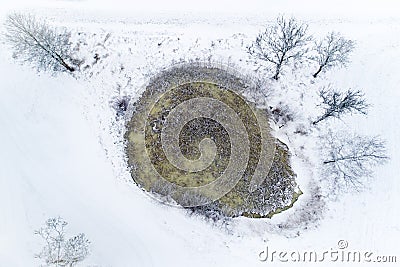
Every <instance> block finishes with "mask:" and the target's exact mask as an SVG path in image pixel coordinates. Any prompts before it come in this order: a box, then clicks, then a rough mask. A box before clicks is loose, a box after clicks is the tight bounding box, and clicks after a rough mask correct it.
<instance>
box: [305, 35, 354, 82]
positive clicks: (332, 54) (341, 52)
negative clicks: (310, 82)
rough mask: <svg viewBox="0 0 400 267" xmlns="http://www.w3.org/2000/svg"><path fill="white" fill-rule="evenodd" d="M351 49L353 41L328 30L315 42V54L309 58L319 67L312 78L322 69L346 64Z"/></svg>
mask: <svg viewBox="0 0 400 267" xmlns="http://www.w3.org/2000/svg"><path fill="white" fill-rule="evenodd" d="M353 49H354V41H352V40H348V39H345V38H344V37H342V36H341V35H340V34H339V33H336V32H330V33H329V34H328V35H327V36H326V37H325V38H324V39H323V40H321V41H319V42H316V44H315V51H316V52H317V54H316V55H315V56H313V57H311V59H312V60H314V61H316V62H317V63H318V64H319V68H318V70H317V72H315V73H314V74H313V76H314V78H317V76H318V74H319V73H320V72H321V71H322V70H326V69H329V68H332V67H335V66H346V64H347V63H348V62H349V55H350V53H351V52H352V51H353Z"/></svg>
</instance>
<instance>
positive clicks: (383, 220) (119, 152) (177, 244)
mask: <svg viewBox="0 0 400 267" xmlns="http://www.w3.org/2000/svg"><path fill="white" fill-rule="evenodd" d="M94 2H95V3H94ZM145 2H146V3H145V4H143V5H141V3H135V2H129V3H128V2H123V1H116V2H115V1H110V2H97V1H38V3H35V4H33V3H22V2H21V3H19V2H18V1H9V2H8V1H5V4H4V6H0V16H1V19H2V21H3V19H4V18H5V15H6V14H8V12H10V11H11V10H22V11H29V12H32V13H35V14H37V15H39V16H42V17H45V18H46V19H48V21H49V22H50V23H51V24H52V25H57V26H65V27H67V28H68V29H69V30H71V31H72V32H73V36H72V38H73V40H74V41H76V42H80V43H81V49H80V50H79V52H78V53H79V55H80V56H82V57H84V58H85V59H86V62H85V64H86V63H87V65H88V67H87V69H85V70H84V71H82V72H81V73H79V74H77V76H76V77H72V76H71V75H68V74H60V75H56V76H52V75H51V74H49V73H46V72H41V73H39V74H38V73H37V72H36V71H35V70H33V69H32V68H31V67H30V66H27V65H23V66H21V65H19V64H17V63H16V62H15V60H14V59H13V58H12V51H11V50H10V49H9V47H7V46H6V45H5V44H4V42H3V40H0V42H1V44H0V81H1V83H0V125H1V126H0V140H1V141H0V147H1V149H0V266H39V265H40V264H41V262H40V261H39V260H38V259H35V258H34V254H35V253H37V252H38V251H40V249H41V247H42V246H43V243H42V240H40V239H39V238H38V237H37V236H35V235H34V231H35V230H37V229H38V228H40V227H41V226H42V224H43V223H44V221H45V220H46V219H48V218H50V217H54V216H61V217H63V218H64V219H65V220H66V221H68V223H69V225H68V229H67V234H68V235H73V234H75V233H80V232H83V233H85V234H86V236H87V237H88V238H89V239H90V241H91V246H90V250H91V254H90V255H89V257H88V258H87V259H86V260H85V261H83V262H82V263H80V265H79V266H117V267H119V266H267V265H270V266H272V265H273V264H274V265H273V266H275V264H276V265H277V266H285V265H293V266H306V265H307V266H308V265H309V264H307V263H298V262H294V263H293V262H279V261H278V260H275V261H274V263H270V262H268V261H266V262H263V261H260V259H259V256H260V252H261V251H263V250H265V249H266V247H268V249H269V250H276V251H287V252H288V253H289V252H292V251H299V252H302V251H317V252H318V253H321V254H322V253H323V252H324V251H329V252H331V251H332V250H337V249H338V241H339V240H344V241H347V242H348V249H349V250H351V251H370V252H373V255H374V256H376V255H382V256H397V264H398V262H399V261H400V249H399V245H398V244H399V241H398V238H400V212H399V210H400V209H399V207H398V206H397V203H398V202H400V194H399V193H400V182H399V180H400V175H399V171H398V170H399V168H400V156H399V153H398V151H400V145H399V136H400V117H399V114H400V100H399V99H400V90H399V86H400V68H399V66H398V64H399V62H400V15H399V14H396V12H395V11H396V7H397V6H396V1H354V2H353V1H337V4H334V3H335V1H331V2H330V4H331V5H332V7H328V6H327V4H325V3H324V4H321V3H319V2H318V1H304V4H300V3H297V2H300V1H279V3H277V4H275V2H277V1H254V4H250V3H251V2H252V1H243V2H242V3H239V1H238V2H234V3H230V2H228V1H222V2H220V3H219V4H215V3H213V2H217V1H205V2H204V3H203V2H199V1H196V3H195V4H193V3H192V4H189V3H188V2H183V1H182V2H179V1H173V3H171V5H169V4H167V2H168V1H165V3H164V2H163V3H160V4H159V5H156V3H153V2H154V1H145ZM264 2H268V3H264ZM207 4H208V5H210V6H213V5H214V4H215V6H213V8H212V9H213V11H212V12H211V11H209V8H207ZM319 5H323V6H319ZM226 6H230V7H231V9H226ZM397 8H398V7H397ZM210 9H211V7H210ZM279 14H288V15H294V16H296V18H298V19H300V20H303V21H305V22H307V24H308V25H309V30H310V33H312V34H313V35H314V37H316V38H320V37H323V36H324V35H325V34H326V33H328V32H329V31H332V30H335V31H339V32H341V33H342V34H343V35H344V36H346V37H347V38H351V39H353V40H355V41H356V48H355V50H354V53H353V54H352V55H351V57H350V60H351V63H350V64H349V65H348V67H347V68H342V69H333V70H331V71H329V72H327V73H325V74H323V75H321V77H319V78H318V79H316V80H313V78H312V77H310V75H309V73H310V72H312V71H310V70H308V69H307V68H306V67H303V68H302V69H300V70H296V71H292V70H290V69H287V70H286V71H285V72H284V73H283V75H282V78H281V79H280V80H279V81H278V82H271V85H270V86H271V90H272V91H273V92H274V95H275V96H274V97H272V98H271V103H272V102H273V101H278V100H279V99H282V98H284V99H285V100H286V101H287V103H289V104H292V105H293V107H294V109H295V110H296V111H297V112H298V117H299V118H300V119H299V120H301V118H303V117H304V119H306V118H308V116H309V115H310V114H309V112H311V111H310V109H309V108H308V105H307V104H310V105H315V103H314V102H313V101H314V100H315V98H313V93H310V91H312V90H314V91H315V90H316V88H318V87H320V86H324V85H328V84H332V85H335V86H337V87H340V88H345V89H347V88H356V89H362V90H363V92H365V96H366V98H367V99H368V101H369V102H370V103H371V104H372V107H371V108H370V110H369V114H368V116H367V117H362V116H349V117H346V119H345V120H344V121H333V122H331V123H329V127H330V128H334V129H337V130H339V131H341V130H344V129H350V130H351V131H356V132H357V133H360V134H367V135H381V137H382V138H383V139H385V140H386V141H387V148H388V153H389V156H390V160H389V161H388V163H387V164H385V165H382V166H379V167H378V168H377V169H376V173H375V175H374V177H373V178H372V179H370V180H369V181H368V189H366V190H364V191H363V192H359V193H351V194H343V195H340V196H339V197H338V199H336V200H335V199H333V198H326V201H327V202H326V203H325V205H324V206H323V211H321V214H320V215H318V216H317V217H318V219H315V220H314V221H313V222H311V223H310V224H308V225H307V226H306V227H304V225H302V224H301V223H299V225H298V228H296V227H295V225H293V224H295V223H296V222H298V220H299V218H298V217H296V214H303V213H304V210H306V211H307V207H305V206H304V205H305V204H306V203H307V198H308V197H309V196H310V194H311V193H312V192H310V191H309V188H310V187H309V183H310V182H316V181H318V180H319V179H320V178H321V177H318V170H316V169H314V166H315V165H314V164H315V161H316V160H317V158H316V157H314V156H313V151H314V153H318V152H317V151H316V150H315V146H316V144H314V143H313V141H312V140H315V139H312V140H311V141H310V140H307V138H304V137H299V138H291V136H290V130H291V128H290V127H289V128H288V129H285V128H283V129H279V128H276V129H275V131H274V135H275V136H277V137H279V138H281V139H282V141H284V142H285V143H287V144H288V146H289V148H290V149H291V150H292V152H293V154H294V155H293V158H292V161H293V169H294V171H295V172H296V173H297V175H298V178H297V179H298V183H299V186H300V188H301V189H302V190H303V192H304V194H303V195H302V196H301V197H300V198H299V200H298V201H297V202H296V203H295V205H294V207H293V208H291V209H289V210H287V211H285V212H283V213H281V214H278V215H276V216H274V217H273V218H272V219H248V218H236V219H233V220H232V221H231V222H230V223H229V225H224V226H220V225H213V224H211V223H209V222H206V221H205V220H203V219H202V218H200V217H196V216H189V215H188V213H187V212H186V211H185V210H183V209H177V208H174V207H169V206H166V205H162V204H161V203H159V202H158V201H156V200H154V199H153V198H151V197H150V196H148V195H147V194H145V193H144V192H143V191H142V190H140V189H139V188H138V187H136V186H135V185H134V184H133V182H132V181H131V178H130V173H129V171H128V170H127V168H126V163H125V158H124V153H123V146H122V142H123V138H122V134H123V133H122V129H123V124H124V121H123V120H121V119H120V120H117V119H116V116H115V110H114V109H113V108H112V103H113V101H115V99H117V98H118V97H121V96H129V97H131V98H132V100H131V101H132V102H133V101H135V100H137V99H138V97H139V96H140V94H141V93H142V92H143V90H144V88H145V86H146V83H147V82H148V80H149V78H150V77H151V76H152V75H154V74H155V73H157V71H159V70H161V69H163V68H165V67H168V66H170V65H171V64H174V63H176V62H179V61H182V60H183V61H190V60H196V59H198V60H208V59H209V58H210V57H211V60H212V61H213V62H217V63H218V62H219V63H221V64H232V65H234V66H236V67H237V68H238V69H239V70H241V71H243V72H244V73H251V74H257V75H266V73H267V72H262V71H263V69H264V68H263V66H261V67H260V65H257V64H256V63H254V61H252V60H251V59H250V58H249V55H248V54H247V53H246V46H247V45H249V44H250V43H251V42H252V41H253V40H254V39H255V37H256V35H257V33H259V32H260V31H261V30H262V29H264V28H265V25H267V24H268V23H271V22H272V21H273V20H274V19H275V17H276V16H277V15H279ZM0 29H1V30H3V29H2V28H0ZM107 36H108V37H107ZM96 53H97V54H98V57H99V58H100V59H99V60H98V61H96V62H95V60H94V59H93V55H94V54H96ZM307 75H308V76H307ZM303 95H304V96H305V99H306V100H305V101H306V102H304V103H305V104H304V105H299V104H298V102H299V101H298V99H299V97H300V96H303ZM307 97H309V101H310V102H307V101H308V100H307V99H308V98H307ZM302 112H304V115H302V114H300V113H302ZM320 127H321V128H324V127H328V125H327V124H325V125H322V124H321V126H320ZM322 131H323V129H322ZM311 136H313V135H312V134H311ZM302 146H305V147H306V148H305V149H304V151H305V152H304V155H302V153H301V150H299V147H302ZM310 210H312V209H310ZM302 212H303V213H302ZM300 220H301V218H300ZM287 221H292V225H291V226H290V227H288V228H285V229H280V228H279V225H282V224H285V222H287ZM293 222H294V223H293ZM305 228H307V229H305ZM372 259H375V258H372ZM325 264H326V265H327V266H386V265H387V266H396V263H377V262H375V263H374V262H371V263H365V262H364V263H347V262H344V263H341V262H338V261H337V262H330V261H325V262H323V263H313V265H315V266H317V265H322V266H323V265H325Z"/></svg>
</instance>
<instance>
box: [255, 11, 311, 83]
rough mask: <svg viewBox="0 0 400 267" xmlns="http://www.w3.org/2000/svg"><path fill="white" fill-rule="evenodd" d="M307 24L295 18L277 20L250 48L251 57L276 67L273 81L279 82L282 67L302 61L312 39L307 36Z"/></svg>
mask: <svg viewBox="0 0 400 267" xmlns="http://www.w3.org/2000/svg"><path fill="white" fill-rule="evenodd" d="M307 28H308V26H307V25H306V24H302V23H299V22H297V21H296V20H295V19H294V18H290V19H287V18H285V17H283V16H280V17H278V18H277V20H276V23H275V24H274V25H273V26H272V27H268V28H266V29H265V31H264V32H262V33H260V34H259V35H258V36H257V38H256V40H255V42H254V43H253V44H252V45H251V46H249V47H248V52H249V54H250V55H252V56H255V57H257V58H259V59H261V60H264V61H267V62H269V63H272V64H273V65H274V66H275V74H274V76H273V79H275V80H278V79H279V74H280V72H281V68H282V66H284V65H286V64H287V63H288V62H289V61H290V60H298V59H300V58H301V57H302V56H303V55H304V54H305V53H306V52H307V49H306V48H305V46H306V44H307V43H308V41H310V40H311V37H310V36H308V35H307Z"/></svg>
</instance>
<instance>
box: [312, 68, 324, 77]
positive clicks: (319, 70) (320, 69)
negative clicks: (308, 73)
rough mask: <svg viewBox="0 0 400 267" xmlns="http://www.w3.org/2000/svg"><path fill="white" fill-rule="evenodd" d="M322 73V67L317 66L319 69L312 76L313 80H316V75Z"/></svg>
mask: <svg viewBox="0 0 400 267" xmlns="http://www.w3.org/2000/svg"><path fill="white" fill-rule="evenodd" d="M321 71H322V66H319V69H318V71H317V72H316V73H314V74H313V77H314V78H317V76H318V74H319V73H320V72H321Z"/></svg>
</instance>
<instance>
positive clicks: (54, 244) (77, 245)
mask: <svg viewBox="0 0 400 267" xmlns="http://www.w3.org/2000/svg"><path fill="white" fill-rule="evenodd" d="M67 224H68V223H67V222H66V221H64V220H63V219H62V218H60V217H58V218H51V219H48V220H47V221H46V223H45V226H44V227H42V228H40V229H39V230H38V231H36V232H35V234H37V235H39V236H40V237H42V238H43V239H44V241H45V242H46V245H45V246H44V247H43V249H42V251H41V252H40V253H39V254H37V255H36V257H37V258H39V259H42V260H44V261H45V263H46V265H47V266H69V267H72V266H75V265H76V264H77V263H78V262H80V261H82V260H84V259H85V258H86V256H87V255H89V244H90V241H89V240H88V239H87V238H86V237H85V234H82V233H81V234H78V235H77V236H74V237H72V238H69V239H66V238H65V227H66V226H67Z"/></svg>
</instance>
